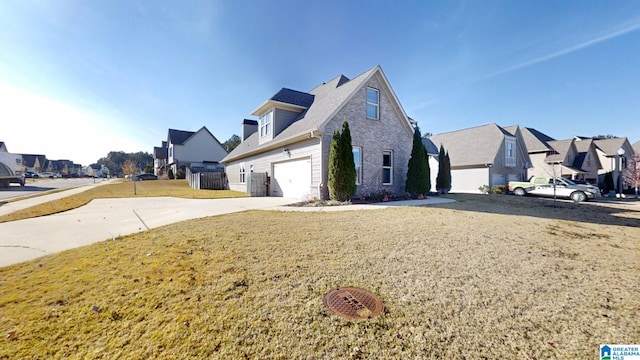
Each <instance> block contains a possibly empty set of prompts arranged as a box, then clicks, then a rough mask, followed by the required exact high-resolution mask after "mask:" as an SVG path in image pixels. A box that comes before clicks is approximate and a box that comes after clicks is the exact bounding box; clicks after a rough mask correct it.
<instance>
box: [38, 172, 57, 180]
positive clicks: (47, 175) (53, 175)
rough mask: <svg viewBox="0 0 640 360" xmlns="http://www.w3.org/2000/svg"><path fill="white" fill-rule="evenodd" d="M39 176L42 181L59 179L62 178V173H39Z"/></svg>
mask: <svg viewBox="0 0 640 360" xmlns="http://www.w3.org/2000/svg"><path fill="white" fill-rule="evenodd" d="M38 176H39V177H40V178H42V179H57V178H59V177H62V176H61V175H60V173H52V172H43V173H39V174H38Z"/></svg>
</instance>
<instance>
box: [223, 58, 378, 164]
mask: <svg viewBox="0 0 640 360" xmlns="http://www.w3.org/2000/svg"><path fill="white" fill-rule="evenodd" d="M377 71H382V70H381V69H380V67H379V66H375V67H373V68H371V69H369V70H367V71H365V72H364V73H362V74H360V75H358V76H356V77H355V78H353V79H351V80H349V79H348V78H347V77H346V76H344V75H339V76H337V77H335V78H333V79H332V80H330V81H329V82H326V83H322V84H320V85H318V86H316V87H315V88H313V89H312V90H311V91H309V92H308V93H306V94H308V95H311V96H313V102H312V103H311V104H310V105H309V107H308V109H307V110H306V111H304V112H302V113H301V114H300V116H299V117H298V118H297V119H296V120H295V121H294V122H293V123H292V124H291V125H289V126H288V127H287V128H286V129H284V130H283V131H282V132H280V133H279V134H277V135H276V136H275V137H274V138H273V140H271V141H269V142H268V143H265V144H261V145H259V144H258V136H259V134H258V132H256V133H253V134H252V135H251V136H249V137H248V138H247V139H246V140H244V141H243V142H242V143H240V145H238V146H237V147H236V148H235V149H234V150H233V151H232V152H231V153H229V155H227V156H226V157H225V158H224V159H222V162H229V161H233V160H236V159H239V158H243V157H245V156H248V155H250V154H253V153H254V151H256V150H259V149H263V148H273V147H276V146H279V145H280V144H282V145H284V144H288V141H292V139H295V138H297V137H299V136H303V135H305V134H309V133H310V132H311V131H316V130H319V131H324V125H325V124H326V122H327V121H329V120H330V119H331V117H332V116H333V114H334V113H335V112H337V111H338V110H339V109H340V108H341V107H342V105H343V104H345V102H346V101H348V100H349V99H350V98H351V97H352V96H353V94H354V93H355V92H356V90H358V89H359V88H360V87H361V86H363V85H364V83H365V82H366V81H368V80H369V79H370V78H371V77H372V76H373V75H374V74H375V73H376V72H377ZM301 94H305V93H301Z"/></svg>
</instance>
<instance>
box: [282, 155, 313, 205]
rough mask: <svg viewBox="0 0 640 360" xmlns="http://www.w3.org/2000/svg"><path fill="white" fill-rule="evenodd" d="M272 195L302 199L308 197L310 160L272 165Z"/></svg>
mask: <svg viewBox="0 0 640 360" xmlns="http://www.w3.org/2000/svg"><path fill="white" fill-rule="evenodd" d="M273 179H274V180H275V184H274V193H273V194H274V195H275V196H283V197H287V198H296V199H302V198H305V197H307V196H309V195H310V192H311V190H310V187H311V159H304V160H295V161H287V162H283V163H278V164H273Z"/></svg>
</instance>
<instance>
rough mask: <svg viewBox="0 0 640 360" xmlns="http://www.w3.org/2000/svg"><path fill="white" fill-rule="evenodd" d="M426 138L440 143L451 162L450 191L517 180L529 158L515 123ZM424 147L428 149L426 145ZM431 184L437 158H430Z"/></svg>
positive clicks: (470, 190)
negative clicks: (503, 126)
mask: <svg viewBox="0 0 640 360" xmlns="http://www.w3.org/2000/svg"><path fill="white" fill-rule="evenodd" d="M429 140H430V141H431V142H432V143H433V144H434V145H435V146H436V147H437V148H438V149H440V146H443V147H444V149H445V151H446V152H447V153H449V160H450V163H451V190H450V191H451V192H461V193H481V190H480V188H482V187H483V186H489V187H492V186H495V185H506V184H507V182H509V181H512V180H517V181H521V180H523V179H524V177H525V175H526V170H527V167H529V164H530V160H529V156H528V155H527V150H526V148H525V144H524V140H523V138H522V133H521V132H520V128H519V127H518V126H517V125H514V126H510V127H507V128H502V127H500V126H498V125H496V124H487V125H482V126H477V127H472V128H468V129H463V130H458V131H452V132H448V133H442V134H436V135H433V136H431V137H430V138H429ZM427 149H428V148H427ZM429 166H430V169H431V184H432V188H433V189H434V190H435V184H436V177H437V175H438V168H439V166H438V158H437V156H436V157H435V158H432V157H430V158H429Z"/></svg>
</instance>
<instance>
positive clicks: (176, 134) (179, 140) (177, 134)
mask: <svg viewBox="0 0 640 360" xmlns="http://www.w3.org/2000/svg"><path fill="white" fill-rule="evenodd" d="M193 134H195V132H193V131H184V130H175V129H169V136H168V139H169V141H171V143H172V144H175V145H182V144H184V142H185V141H187V139H188V138H190V137H191V135H193Z"/></svg>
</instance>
